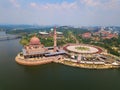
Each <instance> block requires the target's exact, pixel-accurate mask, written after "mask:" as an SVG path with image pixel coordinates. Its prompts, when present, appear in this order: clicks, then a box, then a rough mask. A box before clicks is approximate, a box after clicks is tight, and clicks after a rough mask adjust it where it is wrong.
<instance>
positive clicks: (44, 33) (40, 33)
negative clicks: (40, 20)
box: [39, 32, 49, 38]
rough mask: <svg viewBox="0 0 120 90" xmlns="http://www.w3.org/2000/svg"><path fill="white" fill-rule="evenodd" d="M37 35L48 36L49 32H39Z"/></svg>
mask: <svg viewBox="0 0 120 90" xmlns="http://www.w3.org/2000/svg"><path fill="white" fill-rule="evenodd" d="M39 35H40V37H42V38H48V37H49V33H47V32H39Z"/></svg>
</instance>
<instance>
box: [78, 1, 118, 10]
mask: <svg viewBox="0 0 120 90" xmlns="http://www.w3.org/2000/svg"><path fill="white" fill-rule="evenodd" d="M80 2H81V3H82V4H84V5H85V6H86V7H95V8H99V9H115V8H120V0H80Z"/></svg>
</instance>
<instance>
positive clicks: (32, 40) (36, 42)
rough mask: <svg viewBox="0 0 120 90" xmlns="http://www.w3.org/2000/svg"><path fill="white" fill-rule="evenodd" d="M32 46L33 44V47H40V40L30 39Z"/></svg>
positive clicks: (34, 37)
mask: <svg viewBox="0 0 120 90" xmlns="http://www.w3.org/2000/svg"><path fill="white" fill-rule="evenodd" d="M30 44H31V45H39V44H40V39H39V38H37V37H36V36H33V37H32V38H31V39H30Z"/></svg>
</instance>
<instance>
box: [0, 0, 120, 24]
mask: <svg viewBox="0 0 120 90" xmlns="http://www.w3.org/2000/svg"><path fill="white" fill-rule="evenodd" d="M0 24H39V25H77V26H88V25H92V26H94V25H102V26H107V25H119V26H120V0H0Z"/></svg>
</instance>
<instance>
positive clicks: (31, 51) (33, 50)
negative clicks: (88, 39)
mask: <svg viewBox="0 0 120 90" xmlns="http://www.w3.org/2000/svg"><path fill="white" fill-rule="evenodd" d="M53 38H54V46H51V47H44V45H43V44H41V42H40V39H39V38H37V37H36V35H34V36H33V37H32V38H31V39H30V42H29V45H26V46H24V48H23V49H22V51H23V56H24V58H39V57H50V56H57V55H63V54H65V51H64V50H60V49H59V48H58V47H57V40H56V38H57V33H56V28H54V34H53Z"/></svg>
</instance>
